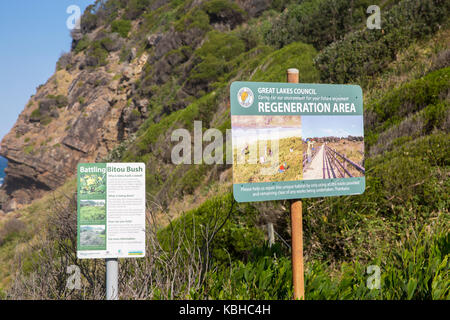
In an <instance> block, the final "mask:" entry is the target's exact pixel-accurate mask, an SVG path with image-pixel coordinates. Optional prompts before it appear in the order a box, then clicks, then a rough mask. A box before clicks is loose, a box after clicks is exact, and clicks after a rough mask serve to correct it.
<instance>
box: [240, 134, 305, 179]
mask: <svg viewBox="0 0 450 320" xmlns="http://www.w3.org/2000/svg"><path fill="white" fill-rule="evenodd" d="M261 142H262V141H260V140H259V141H258V142H255V143H254V144H250V145H249V150H248V152H246V154H244V155H241V150H242V149H243V147H242V146H241V147H240V148H235V149H234V152H233V154H234V159H233V183H251V182H272V181H293V180H301V179H302V172H303V166H302V159H303V146H302V139H301V137H291V138H284V139H279V141H278V148H279V151H278V157H277V155H276V153H275V151H273V155H272V156H264V160H263V161H264V162H263V163H261V159H255V160H256V162H257V163H255V164H250V163H249V158H250V157H251V156H252V155H251V153H252V151H251V150H255V151H254V152H256V153H255V154H256V155H261V154H265V150H261V149H260V143H261ZM266 143H267V148H274V147H273V146H272V145H271V143H270V141H266ZM291 149H292V152H291V151H290V150H291ZM267 150H269V149H267ZM240 157H242V158H240ZM244 159H245V162H244ZM276 159H278V161H279V163H278V162H276ZM281 166H283V168H284V169H285V171H284V172H278V169H279V168H280V167H281ZM263 170H273V171H275V172H276V173H275V174H271V175H268V174H264V173H263Z"/></svg>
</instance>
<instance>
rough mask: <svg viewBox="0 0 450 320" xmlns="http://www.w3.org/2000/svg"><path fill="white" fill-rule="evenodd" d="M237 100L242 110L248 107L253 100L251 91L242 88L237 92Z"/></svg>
mask: <svg viewBox="0 0 450 320" xmlns="http://www.w3.org/2000/svg"><path fill="white" fill-rule="evenodd" d="M237 98H238V102H239V104H240V105H241V106H242V107H244V108H248V107H250V106H251V105H252V104H253V101H254V100H255V97H254V96H253V92H252V90H250V88H247V87H243V88H241V89H240V90H239V92H238V96H237Z"/></svg>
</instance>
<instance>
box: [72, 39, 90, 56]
mask: <svg viewBox="0 0 450 320" xmlns="http://www.w3.org/2000/svg"><path fill="white" fill-rule="evenodd" d="M89 44H90V42H89V38H88V37H87V36H83V38H81V40H80V41H78V43H77V45H76V46H75V49H74V52H75V53H80V52H81V51H84V50H85V49H87V48H88V47H89Z"/></svg>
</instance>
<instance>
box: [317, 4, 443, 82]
mask: <svg viewBox="0 0 450 320" xmlns="http://www.w3.org/2000/svg"><path fill="white" fill-rule="evenodd" d="M449 12H450V4H449V2H448V1H444V0H426V1H422V0H403V1H401V2H400V3H399V4H397V5H396V6H394V7H393V8H392V9H391V10H389V11H388V12H387V13H386V14H384V15H382V21H381V23H382V29H381V30H369V29H362V30H358V31H355V32H353V33H350V34H348V35H347V36H346V37H345V38H344V39H342V40H340V41H336V42H334V43H333V44H331V45H330V46H329V47H327V48H325V49H324V50H323V51H322V52H321V53H320V54H319V55H318V56H317V58H316V59H315V61H316V66H317V68H318V69H319V70H320V75H321V80H322V81H324V82H335V83H348V82H353V83H358V82H359V83H364V82H365V81H367V78H368V77H370V76H373V75H376V74H379V73H380V72H381V71H382V70H383V68H385V66H386V64H387V63H389V62H391V61H393V60H394V59H395V56H396V54H397V53H398V52H400V51H401V50H402V49H403V48H404V47H405V46H408V45H410V44H411V43H412V42H413V41H414V40H416V39H421V38H423V37H424V36H426V35H429V34H433V33H434V32H436V31H437V30H438V29H439V27H440V25H442V24H443V23H445V22H446V21H448V17H449V15H448V13H449Z"/></svg>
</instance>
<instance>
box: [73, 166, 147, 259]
mask: <svg viewBox="0 0 450 320" xmlns="http://www.w3.org/2000/svg"><path fill="white" fill-rule="evenodd" d="M77 209H78V219H77V221H78V227H77V230H78V236H77V244H78V247H77V256H78V258H80V259H86V258H90V259H93V258H127V257H144V256H145V165H144V164H142V163H86V164H82V163H81V164H79V165H78V205H77Z"/></svg>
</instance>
